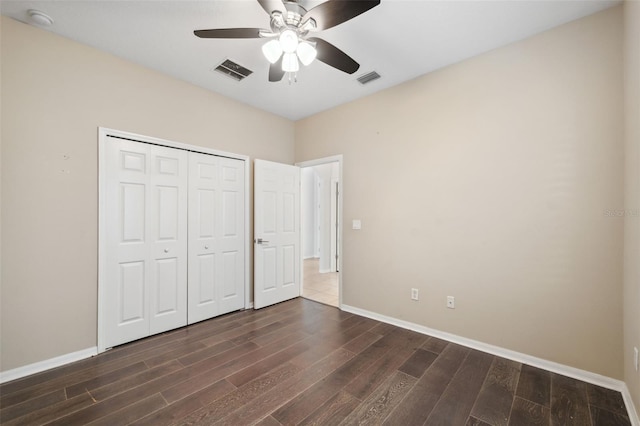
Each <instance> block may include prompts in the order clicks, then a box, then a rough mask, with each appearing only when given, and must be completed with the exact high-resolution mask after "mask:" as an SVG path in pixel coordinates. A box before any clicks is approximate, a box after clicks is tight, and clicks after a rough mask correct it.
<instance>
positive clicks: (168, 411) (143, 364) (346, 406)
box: [0, 298, 630, 426]
mask: <svg viewBox="0 0 640 426" xmlns="http://www.w3.org/2000/svg"><path fill="white" fill-rule="evenodd" d="M0 407H1V410H0V422H1V423H2V424H3V425H20V424H21V425H40V424H53V425H84V424H89V423H90V424H92V425H93V424H102V425H126V424H136V425H166V424H181V425H182V424H203V425H205V424H220V425H233V426H237V425H248V424H260V425H268V426H271V425H293V424H304V425H312V424H315V425H337V424H349V425H350V424H384V425H422V424H427V425H461V426H471V425H518V426H520V425H578V426H586V425H629V424H630V422H629V419H628V417H627V412H626V410H625V406H624V402H623V400H622V396H621V395H620V393H618V392H614V391H611V390H607V389H603V388H601V387H598V386H594V385H591V384H588V383H584V382H580V381H577V380H574V379H570V378H567V377H564V376H560V375H557V374H553V373H550V372H548V371H544V370H540V369H538V368H535V367H531V366H527V365H522V364H519V363H517V362H513V361H510V360H507V359H503V358H499V357H496V356H493V355H489V354H487V353H483V352H479V351H476V350H474V349H469V348H466V347H463V346H459V345H456V344H454V343H448V342H445V341H442V340H439V339H436V338H434V337H429V336H425V335H422V334H418V333H415V332H412V331H407V330H403V329H400V328H397V327H394V326H391V325H388V324H384V323H380V322H378V321H374V320H371V319H367V318H363V317H359V316H357V315H352V314H350V313H346V312H341V311H340V310H338V309H336V308H333V307H329V306H326V305H322V304H319V303H316V302H312V301H308V300H306V299H302V298H299V299H294V300H291V301H288V302H285V303H281V304H279V305H276V306H272V307H269V308H265V309H262V310H259V311H243V312H237V313H233V314H229V315H225V316H222V317H219V318H216V319H213V320H209V321H205V322H201V323H199V324H195V325H193V326H189V327H185V328H182V329H178V330H174V331H171V332H168V333H164V334H161V335H157V336H153V337H150V338H147V339H143V340H140V341H137V342H133V343H130V344H127V345H123V346H120V347H117V348H114V349H112V350H110V351H108V352H105V353H104V354H101V355H98V356H96V357H93V358H90V359H86V360H82V361H79V362H76V363H73V364H69V365H66V366H63V367H59V368H56V369H53V370H49V371H46V372H43V373H39V374H36V375H33V376H30V377H26V378H23V379H20V380H16V381H13V382H9V383H6V384H3V385H2V386H0Z"/></svg>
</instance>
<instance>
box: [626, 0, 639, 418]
mask: <svg viewBox="0 0 640 426" xmlns="http://www.w3.org/2000/svg"><path fill="white" fill-rule="evenodd" d="M624 17H625V18H624V28H625V33H624V47H625V49H624V54H625V62H624V74H625V81H624V93H625V159H626V176H625V178H626V179H625V211H626V213H627V214H626V216H625V240H624V244H625V245H624V249H625V257H624V260H625V266H624V378H625V382H626V383H627V387H628V388H629V391H630V392H631V395H632V397H633V400H634V402H635V406H636V407H637V408H638V409H640V373H639V372H637V371H636V370H635V368H634V367H633V348H634V347H636V348H638V349H640V2H638V1H626V2H625V3H624Z"/></svg>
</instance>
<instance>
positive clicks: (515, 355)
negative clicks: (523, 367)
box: [341, 305, 640, 426]
mask: <svg viewBox="0 0 640 426" xmlns="http://www.w3.org/2000/svg"><path fill="white" fill-rule="evenodd" d="M341 309H342V310H343V311H346V312H351V313H352V314H356V315H360V316H363V317H367V318H371V319H374V320H378V321H380V322H384V323H387V324H391V325H395V326H397V327H401V328H404V329H407V330H412V331H415V332H418V333H421V334H426V335H429V336H433V337H437V338H439V339H442V340H446V341H449V342H453V343H457V344H459V345H462V346H466V347H468V348H473V349H477V350H479V351H482V352H487V353H490V354H492V355H496V356H500V357H502V358H507V359H510V360H513V361H516V362H520V363H522V364H528V365H531V366H534V367H538V368H541V369H544V370H547V371H551V372H554V373H557V374H561V375H563V376H568V377H572V378H574V379H577V380H582V381H583V382H587V383H592V384H594V385H598V386H602V387H603V388H607V389H612V390H615V391H618V392H620V393H622V397H623V398H624V403H625V404H626V406H627V410H628V411H629V418H630V419H631V424H632V425H633V426H640V421H639V420H638V413H637V411H636V408H635V406H634V405H633V401H632V399H631V394H630V393H629V389H628V388H627V385H626V384H625V383H624V382H623V381H622V380H617V379H613V378H611V377H607V376H602V375H600V374H596V373H592V372H590V371H586V370H581V369H579V368H574V367H570V366H568V365H564V364H559V363H557V362H553V361H548V360H546V359H542V358H538V357H535V356H531V355H527V354H523V353H521V352H516V351H512V350H510V349H505V348H501V347H499V346H494V345H490V344H488V343H483V342H479V341H477V340H473V339H468V338H466V337H462V336H457V335H455V334H451V333H447V332H444V331H440V330H436V329H433V328H429V327H425V326H423V325H420V324H416V323H413V322H409V321H404V320H400V319H397V318H393V317H388V316H386V315H382V314H378V313H376V312H372V311H367V310H366V309H360V308H356V307H355V306H349V305H342V306H341Z"/></svg>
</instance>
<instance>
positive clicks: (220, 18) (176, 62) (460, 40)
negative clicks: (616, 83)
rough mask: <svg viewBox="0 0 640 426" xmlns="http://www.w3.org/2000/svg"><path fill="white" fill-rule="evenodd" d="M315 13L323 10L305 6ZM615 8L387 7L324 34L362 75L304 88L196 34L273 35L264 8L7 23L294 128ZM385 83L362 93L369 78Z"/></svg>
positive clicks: (121, 4) (26, 4)
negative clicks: (272, 77) (240, 73)
mask: <svg viewBox="0 0 640 426" xmlns="http://www.w3.org/2000/svg"><path fill="white" fill-rule="evenodd" d="M300 3H301V4H302V5H303V6H305V7H306V8H307V9H310V8H311V7H313V6H316V5H317V4H320V3H322V1H316V0H300ZM618 3H620V1H619V0H615V1H600V0H552V1H540V0H502V1H485V0H475V1H453V0H444V1H431V0H382V3H381V4H380V5H379V6H377V7H375V8H373V9H371V10H370V11H368V12H366V13H364V14H363V15H360V16H358V17H356V18H354V19H353V20H351V21H348V22H346V23H343V24H341V25H339V26H336V27H334V28H331V29H329V30H326V31H323V32H321V33H319V34H318V36H319V37H321V38H324V39H325V40H327V41H329V42H330V43H332V44H334V45H335V46H337V47H338V48H340V49H342V50H343V51H344V52H345V53H347V54H348V55H350V56H351V57H352V58H354V59H355V60H356V61H357V62H359V63H360V65H361V66H360V69H359V70H358V71H357V72H356V73H355V74H353V75H348V74H345V73H343V72H341V71H338V70H336V69H334V68H331V67H329V66H327V65H325V64H323V63H321V62H318V61H315V62H313V63H312V64H311V65H310V66H308V67H302V69H301V70H300V72H299V73H298V82H297V83H293V84H288V82H287V80H286V77H285V78H284V79H283V80H282V81H281V82H278V83H270V82H269V81H268V78H267V76H268V69H269V63H268V62H267V61H266V59H265V58H264V57H263V55H262V52H261V46H262V44H264V43H265V40H261V39H254V40H214V39H200V38H197V37H195V36H194V35H193V30H196V29H208V28H230V27H257V28H269V16H268V15H267V14H266V13H265V11H264V10H263V9H262V8H261V7H260V5H259V4H258V2H257V1H255V0H225V1H212V0H209V1H187V0H171V1H157V0H138V1H116V0H111V1H96V0H82V1H78V0H74V1H66V0H57V1H29V0H19V1H18V0H13V1H12V0H2V2H1V3H0V11H1V12H2V14H3V15H6V16H9V17H12V18H14V19H17V20H20V21H23V22H28V21H29V19H28V16H27V10H28V9H39V10H41V11H43V12H45V13H47V14H48V15H49V16H51V17H52V18H53V19H54V24H53V26H51V27H49V28H47V30H49V31H52V32H55V33H57V34H60V35H62V36H65V37H68V38H70V39H73V40H77V41H79V42H81V43H85V44H88V45H90V46H93V47H96V48H98V49H101V50H104V51H106V52H110V53H112V54H114V55H116V56H119V57H122V58H125V59H127V60H129V61H132V62H135V63H138V64H141V65H143V66H146V67H148V68H152V69H155V70H158V71H160V72H162V73H165V74H168V75H171V76H173V77H175V78H178V79H180V80H184V81H187V82H190V83H193V84H195V85H197V86H200V87H203V88H205V89H208V90H212V91H214V92H217V93H220V94H222V95H225V96H227V97H230V98H233V99H236V100H238V101H240V102H244V103H246V104H249V105H252V106H254V107H256V108H260V109H263V110H266V111H270V112H272V113H275V114H278V115H280V116H283V117H286V118H288V119H291V120H298V119H300V118H304V117H307V116H310V115H313V114H315V113H317V112H320V111H323V110H326V109H330V108H332V107H335V106H337V105H340V104H343V103H346V102H349V101H352V100H355V99H358V98H361V97H363V96H367V95H370V94H372V93H375V92H377V91H379V90H382V89H385V88H387V87H391V86H394V85H397V84H399V83H402V82H404V81H407V80H410V79H412V78H415V77H417V76H419V75H422V74H426V73H428V72H431V71H433V70H436V69H439V68H442V67H445V66H447V65H450V64H453V63H455V62H459V61H461V60H464V59H466V58H469V57H472V56H475V55H478V54H480V53H483V52H486V51H488V50H491V49H495V48H497V47H500V46H504V45H506V44H509V43H513V42H515V41H518V40H521V39H524V38H526V37H529V36H531V35H533V34H536V33H539V32H542V31H545V30H547V29H550V28H553V27H555V26H558V25H561V24H564V23H566V22H569V21H572V20H575V19H579V18H581V17H584V16H587V15H589V14H592V13H595V12H598V11H601V10H603V9H606V8H608V7H611V6H613V5H615V4H618ZM227 58H228V59H231V60H233V61H235V62H238V63H239V64H241V65H243V66H245V67H246V68H249V69H251V70H253V71H254V73H253V74H251V75H250V76H249V77H248V78H246V79H245V80H243V81H241V82H236V81H234V80H232V79H230V78H229V77H226V76H224V75H222V74H220V73H217V72H214V71H212V69H213V68H215V67H216V66H217V65H218V64H219V63H221V62H222V61H223V60H224V59H227ZM373 70H375V71H377V72H378V73H379V74H381V75H382V78H380V79H379V80H376V81H374V82H372V83H370V84H368V85H366V86H362V85H361V84H360V83H358V82H357V81H356V78H357V77H359V76H360V75H362V74H365V73H367V72H369V71H373Z"/></svg>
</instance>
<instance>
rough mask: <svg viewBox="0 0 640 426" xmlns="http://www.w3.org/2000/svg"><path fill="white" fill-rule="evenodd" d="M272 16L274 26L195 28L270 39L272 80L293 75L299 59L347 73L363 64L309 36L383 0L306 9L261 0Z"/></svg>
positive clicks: (210, 34) (342, 0)
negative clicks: (320, 63) (323, 64)
mask: <svg viewBox="0 0 640 426" xmlns="http://www.w3.org/2000/svg"><path fill="white" fill-rule="evenodd" d="M258 3H260V6H262V8H263V9H264V10H265V11H266V12H267V13H268V14H269V16H270V17H271V25H270V26H271V29H270V30H266V29H261V28H219V29H212V30H196V31H194V32H193V33H194V34H195V35H196V36H198V37H200V38H236V39H237V38H268V39H271V40H270V41H269V42H267V43H266V44H264V45H263V46H262V52H263V53H264V55H265V57H266V58H267V60H268V61H269V62H270V63H271V66H270V67H269V81H272V82H277V81H280V80H282V77H283V76H284V75H285V73H289V76H291V74H294V75H295V73H297V72H298V70H299V69H300V62H301V63H302V64H303V65H305V66H307V65H309V64H311V62H313V60H314V59H318V60H319V61H321V62H324V63H325V64H327V65H329V66H332V67H334V68H336V69H339V70H340V71H343V72H345V73H347V74H353V73H354V72H356V71H357V70H358V68H360V65H359V64H358V63H357V62H356V61H354V60H353V59H352V58H351V57H350V56H349V55H347V54H346V53H344V52H343V51H342V50H340V49H338V48H337V47H335V46H334V45H332V44H331V43H329V42H327V41H325V40H323V39H321V38H318V37H310V36H309V35H310V34H313V33H315V32H318V31H322V30H326V29H328V28H332V27H335V26H336V25H339V24H342V23H343V22H346V21H348V20H350V19H352V18H355V17H356V16H358V15H360V14H362V13H364V12H366V11H368V10H369V9H372V8H374V7H376V6H377V5H379V4H380V0H328V1H326V2H324V3H322V4H320V5H318V6H316V7H314V8H313V9H311V10H309V11H307V10H306V9H305V8H304V7H302V6H301V5H300V4H299V3H298V2H297V1H294V0H258Z"/></svg>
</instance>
